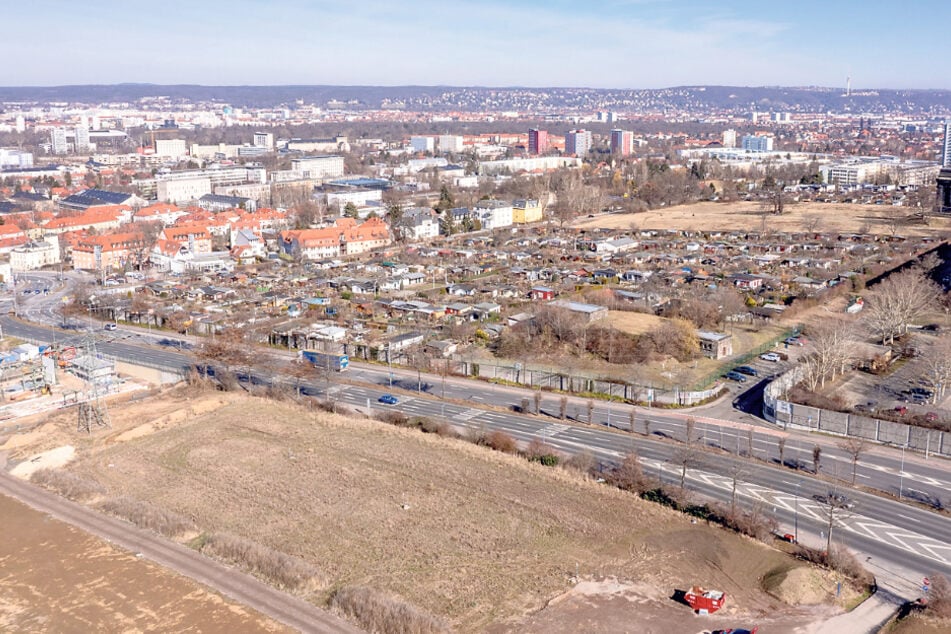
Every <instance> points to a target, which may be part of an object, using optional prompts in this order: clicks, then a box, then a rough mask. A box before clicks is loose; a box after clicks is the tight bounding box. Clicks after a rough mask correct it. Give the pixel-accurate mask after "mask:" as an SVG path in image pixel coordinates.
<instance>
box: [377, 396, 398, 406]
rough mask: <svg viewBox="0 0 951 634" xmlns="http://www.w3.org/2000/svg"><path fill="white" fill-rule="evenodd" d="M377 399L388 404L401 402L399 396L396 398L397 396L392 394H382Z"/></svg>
mask: <svg viewBox="0 0 951 634" xmlns="http://www.w3.org/2000/svg"><path fill="white" fill-rule="evenodd" d="M377 400H378V401H379V402H381V403H385V404H387V405H396V404H397V403H399V402H400V400H399V399H398V398H396V397H395V396H393V395H392V394H384V395H383V396H381V397H380V398H378V399H377Z"/></svg>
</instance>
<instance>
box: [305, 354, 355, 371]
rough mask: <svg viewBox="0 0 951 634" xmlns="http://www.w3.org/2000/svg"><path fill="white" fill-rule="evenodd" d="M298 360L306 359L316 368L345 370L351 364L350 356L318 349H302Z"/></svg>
mask: <svg viewBox="0 0 951 634" xmlns="http://www.w3.org/2000/svg"><path fill="white" fill-rule="evenodd" d="M298 360H300V361H306V362H307V363H310V364H311V365H313V366H314V367H315V368H320V369H322V370H333V371H334V372H343V371H344V370H346V369H347V368H348V367H349V366H350V357H349V356H347V355H345V354H340V353H336V352H318V351H316V350H301V351H300V354H299V355H298Z"/></svg>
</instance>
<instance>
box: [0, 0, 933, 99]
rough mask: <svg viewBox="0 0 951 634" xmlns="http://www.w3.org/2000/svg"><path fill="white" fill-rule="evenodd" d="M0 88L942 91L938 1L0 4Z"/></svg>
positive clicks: (113, 0) (52, 0) (100, 0)
mask: <svg viewBox="0 0 951 634" xmlns="http://www.w3.org/2000/svg"><path fill="white" fill-rule="evenodd" d="M4 5H5V6H4V7H3V14H2V15H3V18H4V23H5V24H6V25H7V28H6V29H4V40H5V42H4V45H5V49H6V51H7V63H5V64H4V65H3V70H2V71H0V85H6V86H15V85H59V84H91V83H107V84H109V83H119V82H149V83H159V84H174V83H195V84H213V85H223V84H380V85H401V84H421V85H433V84H446V85H482V86H588V87H598V88H601V87H605V88H658V87H664V86H677V85H684V84H729V85H744V86H747V85H750V86H759V85H822V86H844V85H845V78H846V76H847V75H851V77H852V86H853V89H861V88H869V87H878V88H951V73H949V72H947V71H946V69H947V67H948V64H949V62H951V38H949V37H947V35H946V33H945V32H944V30H943V29H945V28H946V27H947V25H948V24H951V1H949V0H905V1H904V2H894V1H885V0H823V1H816V0H786V1H785V2H776V1H774V0H766V1H765V2H764V1H762V0H759V1H756V2H753V1H745V0H722V1H720V2H714V1H711V0H481V1H476V0H349V1H348V0H326V1H325V0H228V1H227V2H224V1H221V0H156V1H154V2H142V1H140V0H91V1H89V2H85V3H76V2H72V1H71V2H66V1H65V0H30V1H29V2H26V1H23V0H10V1H8V2H4Z"/></svg>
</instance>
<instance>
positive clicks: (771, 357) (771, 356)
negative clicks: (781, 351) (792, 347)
mask: <svg viewBox="0 0 951 634" xmlns="http://www.w3.org/2000/svg"><path fill="white" fill-rule="evenodd" d="M759 358H760V359H762V360H763V361H772V362H774V363H775V362H776V361H779V355H778V354H776V353H775V352H764V353H763V354H761V355H759Z"/></svg>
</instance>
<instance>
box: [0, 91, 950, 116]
mask: <svg viewBox="0 0 951 634" xmlns="http://www.w3.org/2000/svg"><path fill="white" fill-rule="evenodd" d="M844 92H845V90H844V89H842V88H822V87H741V86H680V87H674V88H658V89H644V90H616V89H598V88H519V87H504V88H487V87H455V86H198V85H157V84H136V83H130V84H113V85H87V86H43V87H37V86H24V87H0V102H3V103H5V104H11V103H25V104H31V105H33V104H37V105H38V104H49V103H66V104H70V105H83V104H88V105H96V104H108V103H112V104H130V105H131V104H137V105H142V104H143V103H148V102H152V103H155V104H156V107H159V108H163V107H167V106H169V105H174V104H176V103H186V102H189V103H203V104H221V105H225V104H227V105H231V106H234V107H247V108H268V107H280V106H284V107H289V108H292V109H293V108H295V107H296V105H297V104H298V103H303V104H313V105H315V106H318V107H321V108H329V109H347V110H361V109H379V108H397V109H398V108H402V109H406V110H423V111H437V112H439V111H453V110H457V111H504V110H518V111H522V112H525V111H529V112H531V111H535V112H537V113H539V115H543V114H546V113H548V112H564V111H578V112H590V111H592V110H617V111H621V112H630V111H655V112H666V111H685V110H686V111H690V112H714V111H718V112H735V113H740V112H746V113H748V112H750V111H751V110H753V109H755V110H757V111H761V112H766V111H773V112H777V111H784V112H793V113H797V112H798V113H805V112H811V113H815V112H853V113H868V114H883V113H886V112H890V113H907V114H909V115H916V116H922V115H923V116H947V115H948V114H949V113H951V91H948V90H891V89H880V90H867V91H856V92H853V93H852V94H851V95H849V96H845V95H844ZM162 98H164V99H162ZM143 100H145V102H143ZM7 107H8V108H9V107H10V106H9V105H8V106H7Z"/></svg>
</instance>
